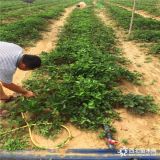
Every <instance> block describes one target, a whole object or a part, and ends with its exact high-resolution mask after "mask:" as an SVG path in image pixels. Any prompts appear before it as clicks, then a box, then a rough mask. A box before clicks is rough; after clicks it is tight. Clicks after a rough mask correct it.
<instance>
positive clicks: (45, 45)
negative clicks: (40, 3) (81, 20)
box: [5, 7, 106, 149]
mask: <svg viewBox="0 0 160 160" xmlns="http://www.w3.org/2000/svg"><path fill="white" fill-rule="evenodd" d="M74 8H75V7H70V8H67V9H66V11H65V13H64V15H63V16H62V17H61V18H60V19H59V20H56V21H55V20H54V21H52V22H51V24H50V31H49V32H47V33H43V39H42V40H40V41H38V42H37V43H36V44H35V46H34V47H29V48H25V52H26V53H32V54H35V55H37V54H40V53H41V52H42V51H45V52H50V51H51V50H53V49H55V47H56V43H57V40H58V34H59V32H60V29H61V27H63V26H64V23H65V22H66V18H67V17H68V16H69V15H70V13H71V12H72V11H73V9H74ZM30 74H31V72H24V71H20V70H17V72H16V74H15V75H14V80H13V82H14V83H16V84H19V85H21V84H22V81H23V80H25V79H27V77H28V76H29V75H30ZM5 91H6V92H7V93H8V94H11V93H12V92H11V91H9V90H5ZM67 127H68V128H69V130H70V131H71V133H72V136H73V139H72V140H71V141H70V142H69V143H68V144H67V145H66V147H65V148H64V149H69V148H106V144H105V142H104V141H103V140H100V139H99V138H98V132H93V131H92V132H89V131H81V130H79V129H77V128H75V127H74V126H72V125H70V124H68V125H67ZM58 137H59V138H57V139H56V141H54V142H53V141H52V140H49V139H48V140H47V139H45V138H44V137H42V136H40V135H36V134H33V138H34V140H35V141H37V143H39V144H40V146H45V147H48V148H53V146H56V145H55V144H59V143H60V142H62V141H63V140H64V139H65V138H66V137H67V134H66V133H65V132H62V134H60V135H59V136H58Z"/></svg>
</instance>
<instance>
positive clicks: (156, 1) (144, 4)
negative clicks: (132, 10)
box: [109, 0, 160, 16]
mask: <svg viewBox="0 0 160 160" xmlns="http://www.w3.org/2000/svg"><path fill="white" fill-rule="evenodd" d="M109 2H113V3H116V4H120V5H123V6H127V7H132V6H133V0H109ZM159 5H160V0H138V1H136V9H137V10H144V11H146V12H149V13H151V14H153V15H156V16H159V15H160V10H159Z"/></svg>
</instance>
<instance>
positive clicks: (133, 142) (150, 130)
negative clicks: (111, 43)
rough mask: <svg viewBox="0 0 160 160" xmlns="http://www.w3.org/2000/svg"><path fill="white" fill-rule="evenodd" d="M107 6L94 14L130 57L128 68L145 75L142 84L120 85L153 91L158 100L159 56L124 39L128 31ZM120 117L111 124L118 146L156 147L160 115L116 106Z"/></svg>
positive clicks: (129, 89) (159, 139)
mask: <svg viewBox="0 0 160 160" xmlns="http://www.w3.org/2000/svg"><path fill="white" fill-rule="evenodd" d="M105 11H106V10H103V9H101V10H96V13H97V16H99V18H100V19H101V20H102V21H103V22H104V23H105V24H106V25H107V26H110V27H112V28H113V29H114V31H115V33H116V36H117V38H118V41H119V46H118V47H119V48H121V49H122V53H123V56H124V57H126V58H127V59H129V60H130V62H131V63H130V65H129V66H128V69H129V70H131V71H138V72H139V73H141V74H142V75H143V77H144V79H143V84H142V85H141V86H136V85H133V84H131V83H129V82H123V84H122V85H121V89H122V91H123V92H124V93H128V92H132V93H135V94H141V95H148V94H150V95H152V96H153V97H154V99H155V101H156V102H157V103H160V62H159V60H158V58H156V57H153V56H151V55H148V54H147V53H146V51H145V50H142V49H141V48H139V47H138V45H137V43H135V42H133V41H127V35H126V33H125V32H124V30H123V29H122V28H119V27H117V25H116V23H115V22H114V21H113V20H112V19H111V18H110V17H109V14H108V15H107V14H106V12H105ZM117 111H118V112H119V113H120V117H121V119H122V120H121V121H115V122H114V124H113V126H114V127H115V128H116V130H117V133H116V134H115V138H116V139H117V140H118V141H119V142H120V143H119V145H118V147H122V146H123V145H124V144H123V143H121V142H122V141H127V142H128V144H125V146H126V147H128V148H136V147H138V148H157V149H160V136H159V135H160V115H153V114H152V115H145V116H138V115H135V114H131V113H129V112H127V111H126V110H125V109H118V110H117Z"/></svg>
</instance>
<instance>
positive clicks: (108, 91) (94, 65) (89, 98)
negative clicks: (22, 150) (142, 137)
mask: <svg viewBox="0 0 160 160" xmlns="http://www.w3.org/2000/svg"><path fill="white" fill-rule="evenodd" d="M95 22H96V23H95ZM41 58H42V62H43V65H42V67H41V69H39V70H37V71H35V72H34V73H33V75H32V77H31V78H30V79H29V80H27V81H26V82H25V86H26V87H27V88H29V89H31V90H33V91H35V92H36V94H37V96H36V97H35V98H33V99H25V98H20V99H19V100H18V101H17V103H16V104H15V106H12V107H9V108H10V110H11V114H12V115H11V117H10V121H11V122H12V124H13V121H16V123H17V122H18V123H17V125H18V126H22V125H24V122H23V120H22V119H21V112H26V111H28V112H30V113H32V115H33V116H32V118H31V119H30V120H29V123H30V124H31V123H37V124H38V123H40V122H52V123H53V124H52V125H50V126H47V125H43V126H41V127H36V130H37V132H39V133H41V134H42V135H45V136H50V135H51V133H52V134H53V133H55V134H56V133H58V132H59V130H60V125H61V124H65V123H68V122H70V123H72V124H74V125H76V126H77V127H80V128H83V129H92V130H94V129H98V128H101V127H102V125H103V124H107V125H110V126H111V123H112V121H113V119H119V115H118V113H117V112H116V111H115V108H118V107H122V106H123V107H125V108H127V109H129V110H131V111H133V112H136V113H137V114H144V113H147V112H153V113H155V112H157V106H156V105H155V104H154V100H153V98H152V97H150V96H142V95H134V94H126V95H125V94H123V93H122V91H121V90H120V89H118V86H119V84H120V83H121V81H122V80H127V81H130V82H134V83H135V82H137V81H138V80H139V76H138V74H137V73H134V72H130V71H128V70H127V69H125V66H124V64H125V62H126V60H125V59H124V58H123V57H122V56H121V55H120V53H119V51H118V49H117V48H116V38H115V35H114V33H113V30H112V29H111V28H109V27H106V26H105V25H104V24H103V23H102V22H101V21H100V20H99V19H98V18H97V17H96V16H95V14H94V11H93V8H92V7H89V8H86V9H83V10H79V9H76V10H75V11H74V12H73V13H72V15H71V17H70V18H69V19H68V23H67V24H66V25H65V26H64V29H63V30H62V32H61V34H60V39H59V41H58V44H57V48H56V49H55V50H54V51H52V52H51V53H43V54H42V56H41ZM12 127H13V128H14V125H12ZM2 130H4V128H2V129H1V132H2ZM6 138H7V136H4V137H3V138H2V139H1V142H3V141H4V140H5V139H6ZM18 142H19V141H18ZM6 146H7V147H6ZM18 146H19V145H18ZM1 148H5V149H7V148H8V143H7V144H6V145H5V144H4V145H2V146H1ZM9 148H10V147H9Z"/></svg>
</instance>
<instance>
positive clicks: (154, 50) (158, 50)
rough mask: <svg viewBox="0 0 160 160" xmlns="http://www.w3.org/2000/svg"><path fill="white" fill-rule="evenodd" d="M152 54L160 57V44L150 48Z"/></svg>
mask: <svg viewBox="0 0 160 160" xmlns="http://www.w3.org/2000/svg"><path fill="white" fill-rule="evenodd" d="M150 53H153V54H155V55H160V43H157V44H155V45H153V46H152V47H151V48H150Z"/></svg>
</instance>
